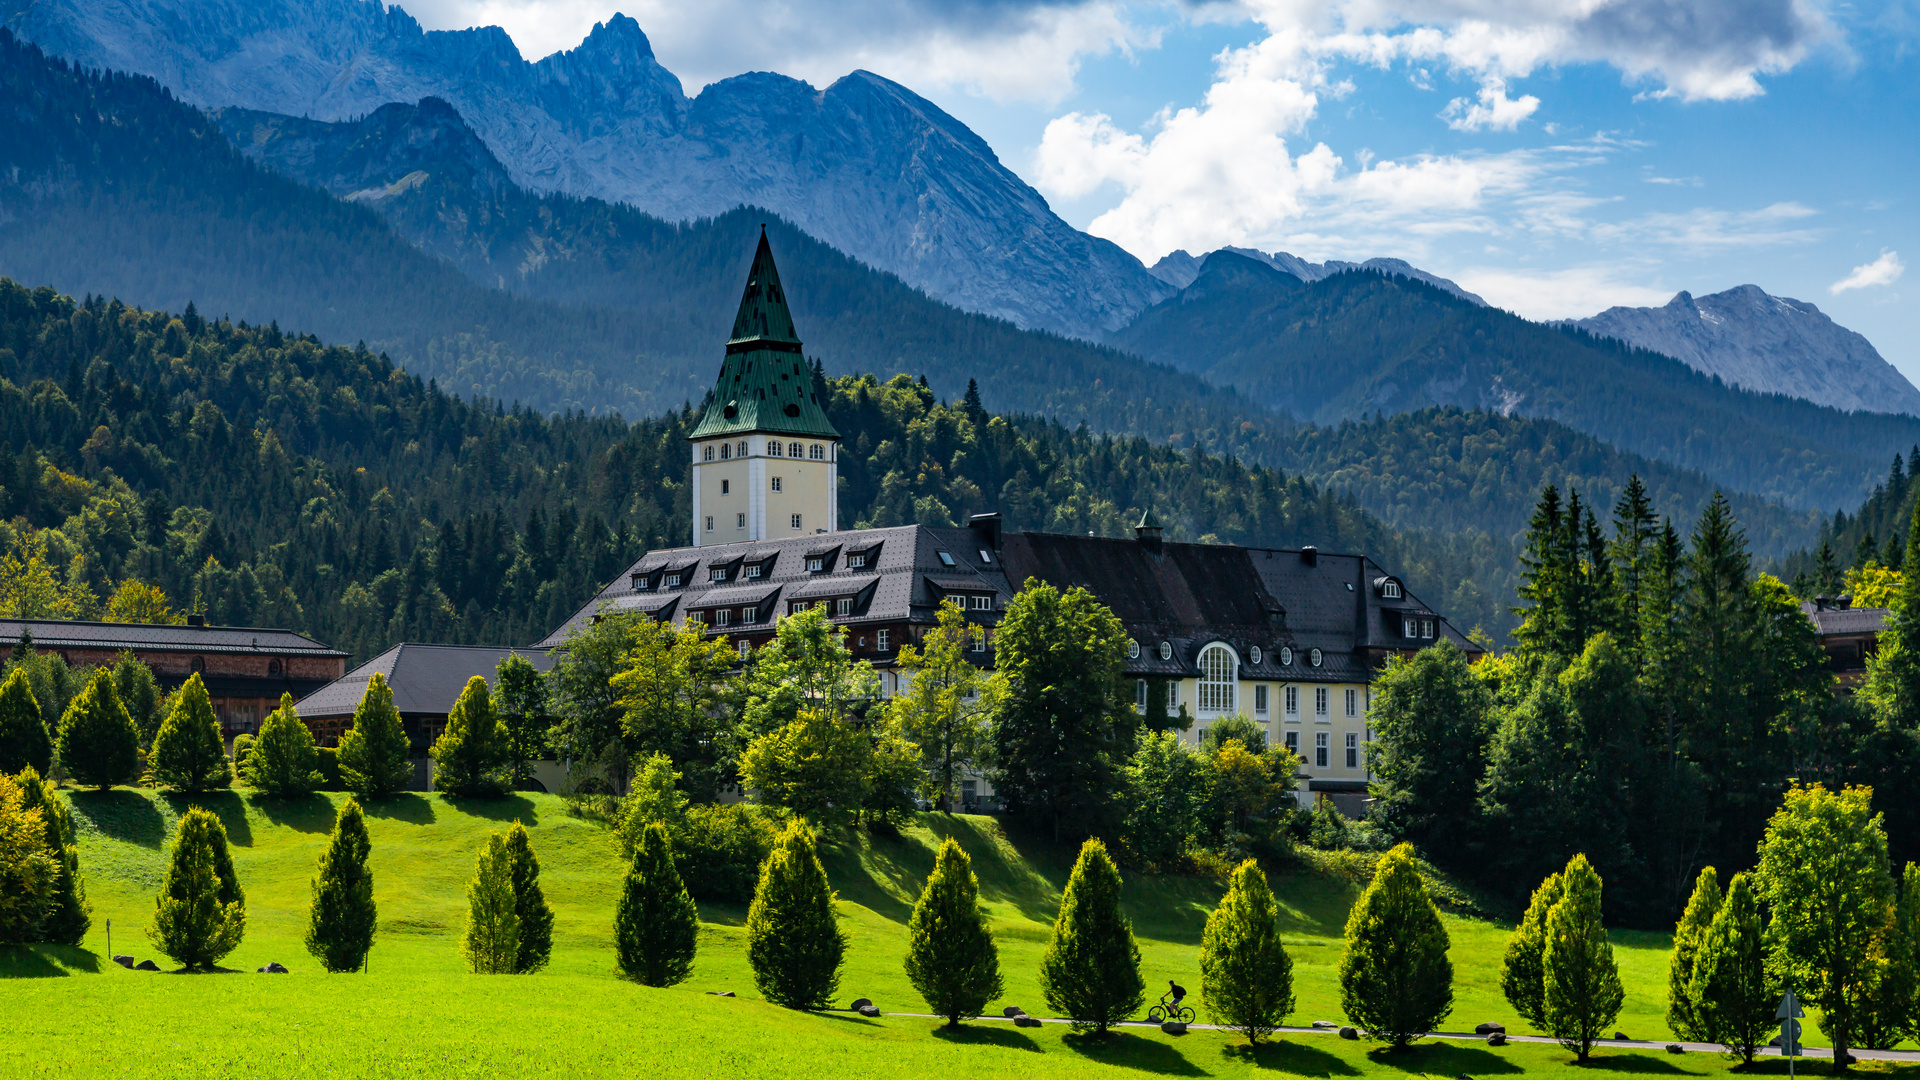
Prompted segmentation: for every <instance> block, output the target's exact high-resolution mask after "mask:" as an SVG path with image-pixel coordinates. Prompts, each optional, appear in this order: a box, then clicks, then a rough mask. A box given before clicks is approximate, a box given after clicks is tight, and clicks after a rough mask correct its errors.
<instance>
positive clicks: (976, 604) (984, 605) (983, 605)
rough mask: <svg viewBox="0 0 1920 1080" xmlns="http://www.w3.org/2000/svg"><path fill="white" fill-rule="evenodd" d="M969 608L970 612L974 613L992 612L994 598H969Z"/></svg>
mask: <svg viewBox="0 0 1920 1080" xmlns="http://www.w3.org/2000/svg"><path fill="white" fill-rule="evenodd" d="M967 607H968V609H970V610H972V611H992V610H993V597H991V596H969V597H967Z"/></svg>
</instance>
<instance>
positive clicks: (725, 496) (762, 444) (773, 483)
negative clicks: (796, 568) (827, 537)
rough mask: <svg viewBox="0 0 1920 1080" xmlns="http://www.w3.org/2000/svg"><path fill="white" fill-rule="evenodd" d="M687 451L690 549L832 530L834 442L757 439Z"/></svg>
mask: <svg viewBox="0 0 1920 1080" xmlns="http://www.w3.org/2000/svg"><path fill="white" fill-rule="evenodd" d="M690 445H691V447H692V450H693V491H692V497H693V524H694V546H695V547H711V546H713V545H715V544H732V543H738V542H740V541H743V540H767V539H778V538H780V537H786V536H801V535H807V534H811V533H821V532H832V531H834V530H835V529H836V528H837V525H836V523H835V519H836V518H837V517H838V509H839V498H838V494H837V491H836V489H837V487H838V483H837V470H838V465H837V458H838V453H839V451H838V444H837V442H836V441H835V440H833V439H826V438H819V437H802V436H791V437H788V436H781V435H768V434H758V433H756V434H747V435H734V436H729V437H727V438H717V439H703V440H701V441H699V442H695V443H692V444H690Z"/></svg>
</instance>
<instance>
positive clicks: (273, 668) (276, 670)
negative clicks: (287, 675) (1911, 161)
mask: <svg viewBox="0 0 1920 1080" xmlns="http://www.w3.org/2000/svg"><path fill="white" fill-rule="evenodd" d="M279 677H280V661H278V660H269V661H267V678H269V679H277V678H279Z"/></svg>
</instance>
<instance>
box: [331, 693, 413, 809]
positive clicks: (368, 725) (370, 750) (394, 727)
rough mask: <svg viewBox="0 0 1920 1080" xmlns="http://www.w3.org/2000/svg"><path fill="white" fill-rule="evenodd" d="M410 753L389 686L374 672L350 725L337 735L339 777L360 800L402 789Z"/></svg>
mask: <svg viewBox="0 0 1920 1080" xmlns="http://www.w3.org/2000/svg"><path fill="white" fill-rule="evenodd" d="M412 752H413V748H412V745H411V744H410V743H409V742H408V741H407V732H406V728H405V727H404V726H402V725H401V723H400V712H399V710H397V709H395V708H394V707H393V688H392V687H390V686H388V685H387V677H386V676H385V675H382V674H380V673H379V672H377V671H376V672H374V673H373V677H372V678H370V679H368V680H367V689H366V692H365V693H362V694H361V695H360V704H359V705H358V706H356V707H355V708H354V710H353V727H352V728H351V729H349V730H348V732H347V733H346V734H345V735H343V736H341V737H340V776H341V777H342V778H343V779H344V780H346V782H347V787H348V789H349V790H351V791H353V792H354V793H356V794H358V795H359V796H360V797H361V798H363V799H378V798H380V797H381V796H383V795H391V794H393V793H394V792H396V791H405V790H406V787H407V783H408V782H409V781H411V780H412V779H413V763H412V762H411V761H409V760H408V758H409V756H410V755H411V754H412Z"/></svg>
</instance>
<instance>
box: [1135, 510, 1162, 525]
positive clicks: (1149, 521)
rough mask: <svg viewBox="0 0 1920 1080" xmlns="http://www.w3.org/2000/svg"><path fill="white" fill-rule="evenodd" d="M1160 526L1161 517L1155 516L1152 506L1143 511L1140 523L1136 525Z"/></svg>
mask: <svg viewBox="0 0 1920 1080" xmlns="http://www.w3.org/2000/svg"><path fill="white" fill-rule="evenodd" d="M1159 527H1160V519H1159V518H1157V517H1155V516H1154V513H1153V507H1151V506H1149V507H1147V508H1146V510H1145V511H1143V512H1142V513H1141V515H1140V524H1138V525H1135V526H1134V528H1136V529H1158V528H1159Z"/></svg>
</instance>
